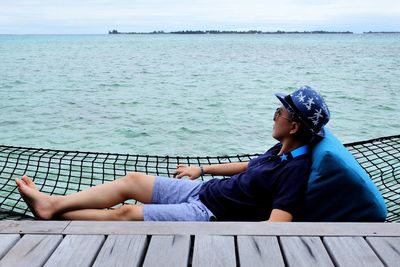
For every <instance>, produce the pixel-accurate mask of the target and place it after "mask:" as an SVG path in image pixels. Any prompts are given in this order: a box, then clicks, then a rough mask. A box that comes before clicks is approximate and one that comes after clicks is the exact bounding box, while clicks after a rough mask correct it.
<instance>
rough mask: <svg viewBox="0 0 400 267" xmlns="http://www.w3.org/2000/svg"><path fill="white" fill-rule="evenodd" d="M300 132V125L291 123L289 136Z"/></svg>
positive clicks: (294, 122)
mask: <svg viewBox="0 0 400 267" xmlns="http://www.w3.org/2000/svg"><path fill="white" fill-rule="evenodd" d="M299 130H300V123H298V122H296V121H292V126H291V128H290V134H295V133H297V132H298V131H299Z"/></svg>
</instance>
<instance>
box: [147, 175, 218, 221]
mask: <svg viewBox="0 0 400 267" xmlns="http://www.w3.org/2000/svg"><path fill="white" fill-rule="evenodd" d="M202 185H203V182H200V181H191V180H184V179H174V178H167V177H161V176H157V177H156V178H155V181H154V187H153V197H152V204H144V205H143V216H144V220H145V221H210V220H212V219H213V218H215V217H214V214H212V212H211V211H210V210H209V209H208V208H207V207H206V206H205V205H204V204H203V203H202V202H201V201H200V199H199V191H200V188H201V186H202Z"/></svg>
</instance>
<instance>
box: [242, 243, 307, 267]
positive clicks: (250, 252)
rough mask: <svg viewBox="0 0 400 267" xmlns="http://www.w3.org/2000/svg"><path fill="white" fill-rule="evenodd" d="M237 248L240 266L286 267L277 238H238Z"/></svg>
mask: <svg viewBox="0 0 400 267" xmlns="http://www.w3.org/2000/svg"><path fill="white" fill-rule="evenodd" d="M237 246H238V253H239V262H240V266H243V267H246V266H251V267H253V266H254V267H256V266H276V267H279V266H285V263H284V261H283V258H282V254H281V250H280V248H279V243H278V239H277V238H276V237H273V236H238V237H237ZM307 267H308V266H307Z"/></svg>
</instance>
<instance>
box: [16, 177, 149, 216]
mask: <svg viewBox="0 0 400 267" xmlns="http://www.w3.org/2000/svg"><path fill="white" fill-rule="evenodd" d="M154 180H155V177H154V176H149V175H145V174H142V173H136V172H135V173H130V174H128V175H126V176H124V177H122V178H120V179H117V180H115V181H112V182H109V183H106V184H102V185H98V186H94V187H91V188H88V189H86V190H83V191H81V192H78V193H74V194H71V195H67V196H49V195H46V194H44V193H41V192H39V190H37V188H36V186H35V184H34V183H33V182H32V181H31V180H30V179H29V178H28V177H26V176H24V177H23V178H22V180H19V179H17V180H16V183H17V185H18V190H19V192H20V193H21V196H22V197H23V198H24V200H25V201H26V203H27V204H28V206H29V208H30V209H31V211H32V212H33V213H34V214H35V216H36V217H38V218H41V219H51V218H53V216H54V215H56V214H61V213H65V212H67V211H73V210H82V209H104V208H110V207H112V206H115V205H117V204H119V203H121V202H123V201H125V200H127V199H135V200H138V201H140V202H143V203H150V202H151V199H152V195H153V185H154Z"/></svg>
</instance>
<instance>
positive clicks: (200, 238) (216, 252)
mask: <svg viewBox="0 0 400 267" xmlns="http://www.w3.org/2000/svg"><path fill="white" fill-rule="evenodd" d="M192 266H193V267H197V266H199V267H203V266H221V267H230V266H235V267H236V253H235V241H234V237H233V236H217V235H197V236H195V239H194V251H193V262H192Z"/></svg>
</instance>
